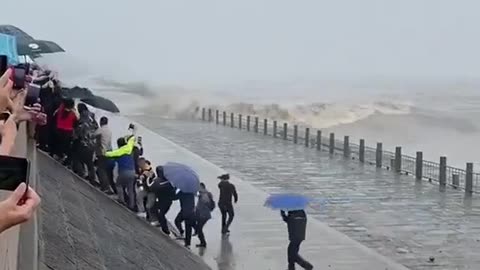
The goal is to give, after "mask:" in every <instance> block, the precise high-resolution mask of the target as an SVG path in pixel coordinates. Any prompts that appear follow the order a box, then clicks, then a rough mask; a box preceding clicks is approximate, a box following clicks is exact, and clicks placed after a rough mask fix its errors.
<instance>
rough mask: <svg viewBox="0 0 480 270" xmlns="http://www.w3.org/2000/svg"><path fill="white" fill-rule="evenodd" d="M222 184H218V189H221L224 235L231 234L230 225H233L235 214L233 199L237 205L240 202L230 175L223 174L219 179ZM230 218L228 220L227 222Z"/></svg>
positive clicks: (220, 200) (220, 203)
mask: <svg viewBox="0 0 480 270" xmlns="http://www.w3.org/2000/svg"><path fill="white" fill-rule="evenodd" d="M218 179H220V180H221V181H220V183H218V188H219V189H220V197H219V198H218V208H219V209H220V212H221V213H222V234H227V233H230V230H229V228H230V225H231V224H232V221H233V217H234V216H235V212H234V210H233V203H232V198H233V199H234V201H235V203H237V201H238V194H237V189H236V188H235V186H234V185H233V184H232V183H230V181H229V179H230V175H229V174H223V175H220V176H219V177H218ZM227 216H228V220H227Z"/></svg>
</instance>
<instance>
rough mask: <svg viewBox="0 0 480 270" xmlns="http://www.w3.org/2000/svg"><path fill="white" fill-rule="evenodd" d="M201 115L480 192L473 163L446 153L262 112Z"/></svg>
mask: <svg viewBox="0 0 480 270" xmlns="http://www.w3.org/2000/svg"><path fill="white" fill-rule="evenodd" d="M207 112H208V114H207ZM201 119H202V120H203V121H209V122H215V123H216V124H217V125H224V126H228V127H232V128H239V129H242V130H246V131H250V132H253V133H258V134H262V135H264V136H271V137H274V138H277V139H283V140H286V141H291V142H293V143H295V144H299V145H304V146H305V147H308V148H313V149H316V150H319V151H327V152H329V153H330V154H342V155H343V156H344V157H346V158H351V159H355V160H359V161H360V162H361V163H366V164H370V165H375V166H376V167H378V168H385V169H388V170H392V171H395V172H397V173H403V174H407V175H412V176H414V177H415V178H416V179H417V180H422V179H426V180H428V181H430V182H438V183H439V185H440V186H441V187H443V186H447V185H448V186H452V187H454V188H459V189H463V190H465V193H473V192H480V190H479V189H480V187H479V184H480V183H479V181H480V173H476V172H474V171H473V163H467V166H466V168H465V169H460V168H454V167H451V166H448V165H447V159H446V157H441V158H440V160H439V162H438V163H437V162H432V161H427V160H423V153H422V152H417V155H416V157H412V156H408V155H403V154H402V148H401V147H396V149H395V151H394V152H392V151H387V150H384V149H383V145H382V143H377V146H376V147H369V146H367V145H365V140H363V139H362V140H360V141H359V143H358V144H357V143H355V142H351V141H350V137H348V136H344V137H336V135H335V134H334V133H329V134H324V133H323V132H322V131H321V130H317V129H313V128H311V127H307V126H300V125H292V124H290V123H286V122H280V121H276V120H272V119H260V118H259V117H258V116H250V115H247V116H245V115H241V114H235V113H227V112H222V113H220V112H219V111H218V110H216V111H215V119H214V117H213V110H212V109H205V108H203V109H202V118H201Z"/></svg>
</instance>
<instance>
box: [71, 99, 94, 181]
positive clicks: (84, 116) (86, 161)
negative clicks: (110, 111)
mask: <svg viewBox="0 0 480 270" xmlns="http://www.w3.org/2000/svg"><path fill="white" fill-rule="evenodd" d="M77 109H78V113H79V114H80V118H79V119H78V121H77V123H76V125H75V129H74V135H75V141H74V145H75V147H74V149H75V155H74V156H75V161H76V162H75V166H74V171H75V172H77V173H78V174H79V175H80V176H82V177H84V176H85V167H86V168H87V174H86V177H85V178H86V179H87V180H88V181H89V182H90V183H91V184H93V185H98V184H97V182H96V171H95V165H94V162H93V156H94V153H95V145H96V138H95V132H96V131H97V129H98V124H97V121H95V116H94V114H93V113H92V112H90V111H89V110H88V108H87V105H85V104H84V103H79V104H78V106H77Z"/></svg>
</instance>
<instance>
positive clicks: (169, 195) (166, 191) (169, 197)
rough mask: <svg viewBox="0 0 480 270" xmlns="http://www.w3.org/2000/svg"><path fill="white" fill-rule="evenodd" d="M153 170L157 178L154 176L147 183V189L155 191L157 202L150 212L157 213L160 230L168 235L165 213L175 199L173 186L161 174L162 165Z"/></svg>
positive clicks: (153, 223)
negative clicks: (150, 181)
mask: <svg viewBox="0 0 480 270" xmlns="http://www.w3.org/2000/svg"><path fill="white" fill-rule="evenodd" d="M155 170H156V172H157V178H155V179H154V180H153V181H152V183H149V184H148V186H149V189H150V190H151V191H152V192H153V193H155V196H156V197H157V203H156V204H155V208H154V209H152V211H151V212H152V213H156V214H157V218H158V222H159V223H160V227H161V228H162V231H163V232H164V233H165V234H167V235H169V234H170V229H169V228H168V223H167V218H166V217H165V215H166V214H167V212H168V210H170V207H171V206H172V203H173V200H174V199H175V188H174V187H173V186H172V185H171V184H170V182H168V180H167V179H166V178H165V176H164V175H163V166H157V168H156V169H155ZM152 225H156V224H155V222H154V221H152Z"/></svg>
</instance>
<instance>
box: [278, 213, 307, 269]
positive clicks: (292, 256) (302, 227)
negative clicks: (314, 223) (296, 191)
mask: <svg viewBox="0 0 480 270" xmlns="http://www.w3.org/2000/svg"><path fill="white" fill-rule="evenodd" d="M280 214H281V215H282V218H283V221H285V222H286V223H287V226H288V238H289V240H290V244H289V245H288V270H295V264H298V265H300V266H301V267H302V268H303V269H307V270H311V269H313V266H312V264H310V263H309V262H307V261H306V260H305V259H303V258H302V257H301V256H300V255H299V254H298V252H299V251H300V244H302V242H303V240H305V235H306V230H307V214H306V213H305V211H304V210H293V211H288V214H286V213H285V212H284V211H280Z"/></svg>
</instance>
